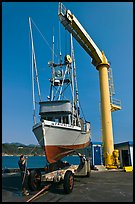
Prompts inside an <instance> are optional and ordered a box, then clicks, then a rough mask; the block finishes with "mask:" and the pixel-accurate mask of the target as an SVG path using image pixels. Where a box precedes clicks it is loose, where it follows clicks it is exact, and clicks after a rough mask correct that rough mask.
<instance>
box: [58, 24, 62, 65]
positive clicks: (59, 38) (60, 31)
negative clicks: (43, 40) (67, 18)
mask: <svg viewBox="0 0 135 204" xmlns="http://www.w3.org/2000/svg"><path fill="white" fill-rule="evenodd" d="M60 32H61V31H60V21H59V49H60V63H62V53H61V33H60Z"/></svg>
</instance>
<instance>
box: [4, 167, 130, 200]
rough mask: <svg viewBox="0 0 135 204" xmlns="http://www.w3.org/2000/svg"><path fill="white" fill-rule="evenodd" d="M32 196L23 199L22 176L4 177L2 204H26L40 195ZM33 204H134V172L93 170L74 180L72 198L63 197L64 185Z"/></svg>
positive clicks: (17, 174)
mask: <svg viewBox="0 0 135 204" xmlns="http://www.w3.org/2000/svg"><path fill="white" fill-rule="evenodd" d="M42 185H43V186H44V184H42ZM29 192H30V195H29V196H22V195H21V178H20V174H19V173H4V174H3V175H2V202H27V201H28V200H29V199H30V198H31V197H32V196H33V195H35V194H36V193H37V192H35V191H34V192H32V191H29ZM32 202H133V172H124V171H119V170H107V171H94V170H92V171H91V175H90V177H75V181H74V189H73V192H72V193H71V194H65V193H64V190H63V186H62V184H59V185H57V186H54V185H52V186H51V187H50V188H49V190H46V191H44V192H43V193H42V194H41V195H40V196H39V197H37V198H36V199H34V200H33V201H32Z"/></svg>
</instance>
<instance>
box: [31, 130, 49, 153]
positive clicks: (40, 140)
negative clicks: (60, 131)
mask: <svg viewBox="0 0 135 204" xmlns="http://www.w3.org/2000/svg"><path fill="white" fill-rule="evenodd" d="M49 129H50V127H48V129H47V130H46V133H47V132H48V131H49ZM43 138H44V136H42V137H41V139H40V140H39V142H38V143H40V142H41V140H42V139H43ZM38 143H37V144H38ZM36 148H37V146H35V147H34V148H33V149H32V150H31V151H30V153H29V154H31V153H32V152H33V151H34V149H36Z"/></svg>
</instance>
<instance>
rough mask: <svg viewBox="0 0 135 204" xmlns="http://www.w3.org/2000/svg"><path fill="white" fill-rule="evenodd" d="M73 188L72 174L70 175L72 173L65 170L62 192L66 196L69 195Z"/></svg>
mask: <svg viewBox="0 0 135 204" xmlns="http://www.w3.org/2000/svg"><path fill="white" fill-rule="evenodd" d="M73 187H74V174H73V173H72V171H70V170H67V171H66V173H65V175H64V182H63V188H64V192H65V193H66V194H69V193H71V192H72V190H73Z"/></svg>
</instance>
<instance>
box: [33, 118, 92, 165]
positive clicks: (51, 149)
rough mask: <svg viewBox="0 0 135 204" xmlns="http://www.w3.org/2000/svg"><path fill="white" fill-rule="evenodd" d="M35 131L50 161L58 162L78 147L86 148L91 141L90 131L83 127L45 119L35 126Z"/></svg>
mask: <svg viewBox="0 0 135 204" xmlns="http://www.w3.org/2000/svg"><path fill="white" fill-rule="evenodd" d="M33 132H34V134H35V136H36V138H37V140H38V142H39V144H40V146H41V147H43V148H44V150H45V154H46V157H47V160H48V162H49V163H53V162H56V161H57V160H59V159H61V158H62V157H64V156H66V155H67V154H69V153H70V152H73V151H74V150H76V149H81V148H85V147H86V146H88V145H89V142H90V132H89V131H88V132H82V131H81V127H78V126H71V125H68V124H62V123H57V122H53V121H47V120H44V121H43V122H40V123H38V124H36V125H34V126H33Z"/></svg>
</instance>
